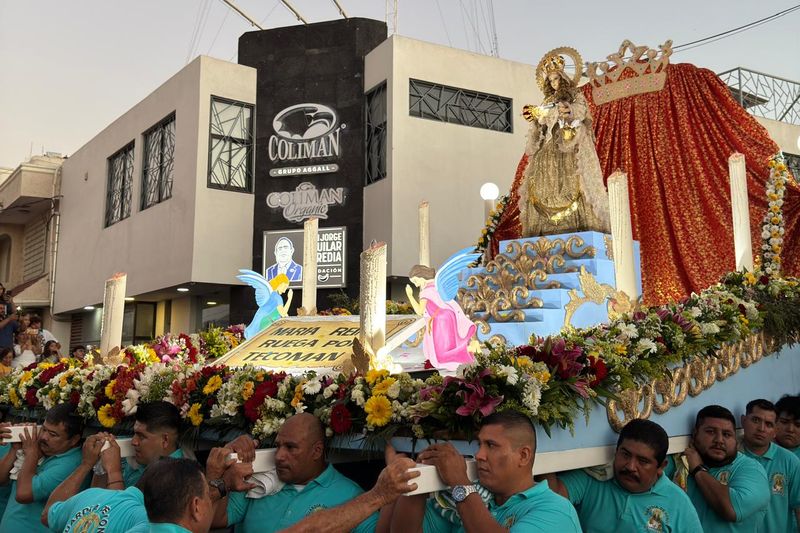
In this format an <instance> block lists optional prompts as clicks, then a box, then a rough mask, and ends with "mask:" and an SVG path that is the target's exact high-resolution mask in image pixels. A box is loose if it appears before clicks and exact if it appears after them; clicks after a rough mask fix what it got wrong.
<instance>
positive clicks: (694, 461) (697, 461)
mask: <svg viewBox="0 0 800 533" xmlns="http://www.w3.org/2000/svg"><path fill="white" fill-rule="evenodd" d="M683 455H685V456H686V461H687V462H688V463H689V472H691V471H692V470H694V469H695V468H697V467H698V466H700V465H701V464H703V459H702V457H700V454H699V453H698V452H697V450H696V449H695V448H694V444H692V443H690V444H689V446H687V447H686V449H685V450H684V451H683Z"/></svg>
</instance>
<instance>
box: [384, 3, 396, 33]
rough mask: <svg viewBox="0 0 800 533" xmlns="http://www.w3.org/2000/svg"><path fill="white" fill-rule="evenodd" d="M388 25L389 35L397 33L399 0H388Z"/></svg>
mask: <svg viewBox="0 0 800 533" xmlns="http://www.w3.org/2000/svg"><path fill="white" fill-rule="evenodd" d="M386 26H387V27H388V30H389V35H394V34H395V33H397V0H386Z"/></svg>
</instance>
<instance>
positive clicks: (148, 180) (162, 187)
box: [139, 111, 177, 211]
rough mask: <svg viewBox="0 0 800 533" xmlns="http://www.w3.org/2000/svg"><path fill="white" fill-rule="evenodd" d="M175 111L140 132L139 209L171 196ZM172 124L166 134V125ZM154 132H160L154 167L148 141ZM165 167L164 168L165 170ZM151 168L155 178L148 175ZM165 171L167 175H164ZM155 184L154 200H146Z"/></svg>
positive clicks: (173, 173)
mask: <svg viewBox="0 0 800 533" xmlns="http://www.w3.org/2000/svg"><path fill="white" fill-rule="evenodd" d="M175 117H176V113H175V111H173V112H172V113H170V114H169V115H167V116H166V117H164V118H163V119H161V120H160V121H159V122H158V123H157V124H155V125H154V126H152V127H151V128H149V129H148V130H147V131H145V132H144V133H142V195H141V202H140V203H139V208H140V210H142V211H144V210H145V209H148V208H150V207H153V206H154V205H157V204H160V203H161V202H163V201H165V200H169V199H170V198H172V184H173V181H174V175H175V135H176V128H177V121H176V118H175ZM170 125H172V134H171V136H167V135H165V134H164V132H165V131H166V130H167V127H168V126H170ZM156 133H160V135H161V137H160V142H159V150H158V164H157V165H156V166H155V169H154V168H153V167H152V166H150V163H151V161H150V142H148V141H149V137H150V136H151V135H154V134H156ZM170 138H171V142H172V145H171V152H170V155H169V158H168V159H167V160H165V153H166V148H168V146H167V141H166V139H170ZM165 169H166V170H165ZM151 170H153V171H154V172H153V173H154V174H156V176H155V179H153V176H148V173H149V172H150V171H151ZM165 172H167V173H168V174H169V175H168V176H165ZM153 185H155V193H156V194H155V200H153V201H152V202H148V197H149V196H150V194H149V193H150V188H151V187H152V186H153Z"/></svg>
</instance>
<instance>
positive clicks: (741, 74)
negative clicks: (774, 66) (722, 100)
mask: <svg viewBox="0 0 800 533" xmlns="http://www.w3.org/2000/svg"><path fill="white" fill-rule="evenodd" d="M719 77H720V78H721V79H722V81H723V82H725V84H726V85H727V86H728V88H729V89H730V91H731V94H732V95H733V97H734V98H735V99H736V100H737V101H738V102H739V103H740V104H742V107H744V108H745V109H747V111H749V112H750V113H751V114H753V115H755V116H757V117H763V118H768V119H772V120H778V121H780V122H787V123H789V124H797V125H800V83H798V82H796V81H792V80H787V79H784V78H778V77H777V76H771V75H769V74H764V73H762V72H756V71H754V70H748V69H746V68H741V67H738V68H734V69H731V70H728V71H725V72H722V73H720V74H719Z"/></svg>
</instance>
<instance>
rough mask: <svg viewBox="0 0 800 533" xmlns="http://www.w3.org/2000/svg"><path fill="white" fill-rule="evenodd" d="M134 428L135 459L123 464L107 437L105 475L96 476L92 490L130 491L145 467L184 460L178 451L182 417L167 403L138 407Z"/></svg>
mask: <svg viewBox="0 0 800 533" xmlns="http://www.w3.org/2000/svg"><path fill="white" fill-rule="evenodd" d="M135 420H136V421H135V422H134V424H133V438H132V439H131V445H132V446H133V449H134V452H135V455H134V456H133V457H129V458H128V459H127V460H126V461H122V458H121V457H120V449H119V446H118V445H117V443H116V441H115V439H114V437H113V436H110V435H109V437H108V441H109V445H110V447H109V448H108V449H107V450H106V451H105V452H103V454H102V455H101V460H102V463H103V468H104V469H105V471H106V473H105V474H103V475H95V476H94V480H93V481H92V486H93V487H101V488H109V489H114V490H122V489H123V488H125V487H132V486H134V485H135V484H136V482H137V481H139V478H141V477H142V474H143V473H144V471H145V469H146V468H147V465H149V464H151V463H153V462H154V461H156V460H157V459H159V458H161V457H173V458H181V457H183V452H182V451H181V449H180V448H178V437H179V436H180V431H181V413H180V411H179V410H178V408H177V407H175V406H174V405H172V404H171V403H169V402H164V401H158V402H148V403H144V404H141V405H139V406H138V408H137V410H136V415H135Z"/></svg>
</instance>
